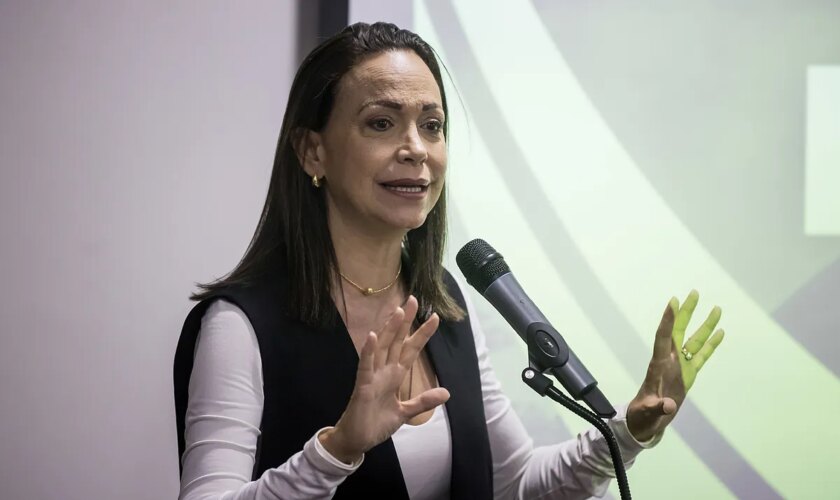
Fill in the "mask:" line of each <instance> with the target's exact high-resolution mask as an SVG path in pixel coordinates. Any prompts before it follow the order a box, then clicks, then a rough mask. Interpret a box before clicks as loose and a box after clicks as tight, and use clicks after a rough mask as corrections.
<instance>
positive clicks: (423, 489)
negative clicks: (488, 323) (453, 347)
mask: <svg viewBox="0 0 840 500" xmlns="http://www.w3.org/2000/svg"><path fill="white" fill-rule="evenodd" d="M464 296H465V299H466V301H467V313H468V314H469V317H470V322H471V326H472V331H473V336H474V338H475V347H476V353H477V355H478V364H479V370H480V374H481V390H482V398H483V401H484V414H485V417H486V419H487V430H488V434H489V438H490V450H491V454H492V458H493V488H494V497H495V498H496V499H514V498H515V499H519V498H527V499H548V498H552V499H566V500H568V499H582V498H590V497H592V496H598V497H600V496H603V495H604V493H605V492H606V490H607V487H608V485H609V481H610V479H611V478H612V477H614V476H615V472H614V471H613V468H612V462H611V460H610V454H609V449H608V447H607V443H606V441H605V439H604V437H603V436H602V435H601V434H600V433H599V432H598V431H597V430H595V429H589V430H587V431H585V432H582V433H581V434H579V435H577V436H576V437H575V438H573V439H570V440H568V441H564V442H561V443H558V444H555V445H551V446H541V447H537V448H534V446H533V440H532V439H531V438H530V437H529V436H528V433H527V432H526V430H525V427H524V426H523V425H522V422H521V421H520V419H519V417H518V416H517V415H516V413H515V412H514V410H513V408H512V407H511V403H510V400H509V399H508V398H507V397H506V396H505V395H504V393H502V390H501V385H500V384H499V381H498V379H497V378H496V376H495V374H494V372H493V368H492V367H491V365H490V359H489V353H488V349H487V344H486V341H485V338H484V334H483V332H482V330H481V327H480V325H479V323H478V320H477V315H476V313H475V310H474V308H473V305H472V303H471V301H470V299H469V296H468V295H467V294H466V293H465V294H464ZM262 409H263V380H262V360H261V358H260V351H259V344H258V343H257V337H256V334H255V332H254V329H253V326H252V325H251V323H250V321H249V320H248V317H247V316H246V315H245V313H244V312H243V311H242V310H241V309H240V308H239V307H237V306H236V305H234V304H232V303H230V302H227V301H225V300H218V301H216V302H214V303H213V304H212V305H211V306H210V307H209V308H208V309H207V311H206V312H205V314H204V317H203V318H202V322H201V329H200V331H199V336H198V341H197V343H196V348H195V360H194V365H193V371H192V375H191V377H190V384H189V397H188V403H187V413H186V422H185V424H186V426H185V440H186V448H185V450H184V454H183V456H182V457H181V461H182V465H183V472H182V475H181V492H180V495H179V499H180V500H211V499H213V500H217V499H218V500H279V499H283V500H294V499H314V498H331V497H332V495H334V494H335V491H336V488H338V486H339V485H340V484H341V483H342V482H343V481H344V479H345V478H346V477H347V476H349V475H350V474H352V473H353V472H354V471H355V470H356V469H358V467H359V466H360V465H361V463H362V461H363V460H364V458H362V460H360V461H359V462H358V463H355V464H350V465H348V464H345V463H343V462H341V461H339V460H338V459H336V458H334V457H332V456H331V455H330V454H329V453H328V452H327V451H326V450H325V449H324V448H323V447H322V446H321V443H320V441H319V440H318V439H317V435H318V433H320V432H321V430H323V429H321V430H319V431H318V432H316V433H315V434H314V435H313V436H312V438H311V439H310V440H309V441H308V442H307V443H306V444H305V445H304V447H303V449H302V450H301V451H300V452H298V453H296V454H295V455H292V456H291V457H290V458H289V459H288V460H287V461H286V462H285V463H283V464H282V465H280V466H278V467H275V468H273V469H268V470H266V471H265V472H264V473H263V474H262V476H261V477H260V478H258V479H257V480H256V481H251V480H250V479H251V472H252V470H253V467H254V456H255V452H256V445H257V438H258V436H259V434H260V429H259V428H260V420H261V418H262ZM617 411H618V414H617V415H616V416H615V417H614V418H612V419H610V420H609V422H608V424H609V426H610V428H611V429H612V430H613V432H614V433H615V436H616V439H617V440H618V444H619V447H620V448H621V453H622V458H623V459H624V461H625V466H626V467H630V466H631V465H632V463H633V461H634V460H635V457H636V456H637V455H638V454H639V453H640V452H641V450H642V449H644V448H650V447H652V446H655V445H656V443H658V442H659V440H660V439H661V438H662V435H661V434H660V435H658V436H656V437H654V438H653V439H651V440H650V441H648V442H645V443H640V442H638V441H636V439H635V438H633V436H632V434H631V433H630V431H629V430H628V428H627V422H626V407H619V408H617ZM392 439H393V442H394V447H395V449H396V452H397V457H398V459H399V461H400V467H401V469H402V470H403V474H404V477H405V483H406V488H407V490H408V493H409V497H410V498H411V499H412V500H421V499H436V498H448V496H449V495H448V492H449V482H450V478H451V463H452V456H451V452H452V443H451V437H450V434H449V422H448V418H447V417H446V411H445V407H443V406H441V407H439V408H438V409H437V410H436V411H435V413H434V415H433V416H432V418H431V419H430V420H429V421H428V422H426V423H425V424H422V425H419V426H410V425H404V426H402V427H401V428H400V429H399V430H398V431H397V432H396V433H395V434H394V435H393V436H392Z"/></svg>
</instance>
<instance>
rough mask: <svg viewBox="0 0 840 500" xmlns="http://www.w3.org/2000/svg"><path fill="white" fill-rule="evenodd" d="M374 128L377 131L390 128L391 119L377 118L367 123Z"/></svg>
mask: <svg viewBox="0 0 840 500" xmlns="http://www.w3.org/2000/svg"><path fill="white" fill-rule="evenodd" d="M368 125H370V126H371V127H372V128H373V129H374V130H377V131H379V132H384V131H386V130H388V129H389V128H391V120H388V119H386V118H378V119H376V120H373V121H371V122H369V123H368Z"/></svg>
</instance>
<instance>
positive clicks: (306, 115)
mask: <svg viewBox="0 0 840 500" xmlns="http://www.w3.org/2000/svg"><path fill="white" fill-rule="evenodd" d="M387 50H412V51H414V52H415V53H416V54H417V55H418V56H419V57H420V58H421V59H422V60H423V61H424V62H425V63H426V65H427V66H428V67H429V70H430V71H431V72H432V75H433V76H434V78H435V81H436V82H437V84H438V87H439V89H440V95H441V99H442V105H443V111H444V113H446V114H447V115H448V108H447V105H446V94H445V93H444V87H443V80H442V78H441V72H440V67H439V66H438V62H437V59H436V57H435V52H434V50H433V49H432V48H431V47H430V46H429V44H427V43H426V42H425V41H424V40H423V39H422V38H420V37H419V36H418V35H416V34H414V33H412V32H411V31H408V30H404V29H400V28H398V27H396V26H395V25H393V24H389V23H374V24H367V23H356V24H353V25H351V26H348V27H346V28H344V29H343V30H342V31H341V32H339V33H337V34H336V35H334V36H333V37H331V38H329V39H328V40H326V41H324V42H323V43H321V44H320V45H319V46H318V47H316V48H315V49H314V50H313V51H312V52H310V53H309V55H308V56H307V57H306V59H304V61H303V63H302V64H301V66H300V68H298V71H297V74H296V75H295V79H294V81H293V83H292V88H291V90H290V92H289V100H288V105H287V107H286V114H285V115H284V117H283V126H282V128H281V130H280V138H279V140H278V142H277V152H276V154H275V157H274V168H273V171H272V173H271V181H270V183H269V188H268V195H267V196H266V200H265V205H264V206H263V211H262V215H261V216H260V221H259V224H258V225H257V229H256V231H255V232H254V236H253V238H252V239H251V243H250V245H249V246H248V250H247V251H246V252H245V256H244V257H243V258H242V260H241V261H240V262H239V264H238V265H237V266H236V268H235V269H234V270H233V271H231V272H230V273H229V274H228V275H227V276H226V277H224V278H221V279H219V280H216V281H214V282H212V283H207V284H196V285H197V286H198V287H199V288H200V289H201V290H202V291H200V292H198V293H195V294H193V295H191V296H190V299H192V300H203V299H205V298H208V297H210V296H212V295H214V294H215V293H216V292H218V291H220V290H222V289H224V288H227V287H230V286H250V285H253V284H255V283H256V282H257V281H258V280H259V278H260V277H261V276H265V274H266V273H267V272H268V271H269V270H270V269H277V268H280V269H283V272H284V273H286V276H287V279H286V280H285V282H286V284H287V290H286V291H287V303H286V304H285V306H286V308H287V312H288V313H289V314H290V315H292V316H293V317H297V318H298V319H300V320H301V321H303V322H304V323H307V324H310V325H313V326H324V325H328V324H330V323H331V322H333V321H335V319H336V318H335V316H334V314H335V311H336V309H335V307H334V306H333V304H332V294H331V287H332V282H333V279H334V277H335V273H336V270H337V269H338V265H337V260H336V256H335V249H334V247H333V244H332V239H331V237H330V232H329V228H328V226H327V207H326V201H325V194H324V190H323V189H313V188H312V186H311V185H310V178H309V177H308V176H307V175H306V173H305V172H304V171H303V169H302V168H301V166H300V162H299V160H298V156H297V155H296V154H295V150H294V146H295V144H298V142H299V141H300V139H301V137H302V134H303V131H305V130H307V129H308V130H314V131H321V130H322V129H323V127H324V126H325V125H326V123H327V119H328V117H329V115H330V112H331V111H332V107H333V100H334V98H335V94H336V92H337V84H338V82H339V80H340V79H341V77H342V76H344V74H346V73H347V72H348V71H349V70H350V68H352V67H353V66H354V65H355V64H358V63H359V62H360V61H361V60H362V59H364V58H366V57H369V56H372V55H375V54H377V53H380V52H384V51H387ZM447 130H448V127H447V125H446V122H444V126H443V134H444V137H446V138H448V132H447ZM403 243H404V250H405V254H406V255H407V260H408V262H407V264H408V265H407V266H405V267H404V269H403V271H404V273H403V279H404V282H405V283H406V285H407V287H408V290H409V291H410V293H412V294H414V296H415V297H417V299H418V301H419V302H420V307H421V309H420V310H421V311H425V312H429V311H435V312H437V313H438V315H440V317H441V318H442V319H447V320H456V321H457V320H460V319H463V317H464V311H463V309H462V308H461V307H460V306H458V304H457V303H456V302H455V300H454V299H453V298H452V297H451V296H450V295H449V293H448V292H447V290H446V286H445V284H444V282H443V272H444V270H443V263H442V261H443V251H444V247H445V244H446V187H445V186H444V189H443V192H442V193H441V195H440V198H439V200H438V202H437V204H436V205H435V207H434V208H433V209H432V210H431V211H430V212H429V214H428V216H427V217H426V221H425V222H424V223H423V225H422V226H420V227H418V228H416V229H413V230H411V231H409V232H408V234H407V235H406V238H405V241H404V242H403ZM406 271H407V272H406Z"/></svg>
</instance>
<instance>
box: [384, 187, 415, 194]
mask: <svg viewBox="0 0 840 500" xmlns="http://www.w3.org/2000/svg"><path fill="white" fill-rule="evenodd" d="M385 187H387V188H388V189H390V190H392V191H399V192H400V193H419V192H421V191H423V188H422V187H421V186H385Z"/></svg>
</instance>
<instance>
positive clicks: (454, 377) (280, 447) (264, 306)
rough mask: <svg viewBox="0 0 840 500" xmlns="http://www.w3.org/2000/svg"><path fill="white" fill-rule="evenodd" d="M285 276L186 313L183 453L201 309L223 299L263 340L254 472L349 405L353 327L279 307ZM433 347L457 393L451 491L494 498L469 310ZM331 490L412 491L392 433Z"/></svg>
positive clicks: (178, 370) (388, 494)
mask: <svg viewBox="0 0 840 500" xmlns="http://www.w3.org/2000/svg"><path fill="white" fill-rule="evenodd" d="M283 278H284V277H283V275H282V273H280V272H277V273H276V274H275V275H272V276H267V277H266V280H265V281H264V282H263V283H262V284H260V285H258V286H255V287H250V288H230V289H228V290H226V291H224V292H223V293H218V294H216V295H214V296H213V297H210V298H208V299H205V300H203V301H201V302H199V303H198V304H196V306H195V307H194V308H193V309H192V311H191V312H190V313H189V315H188V316H187V319H186V321H185V322H184V327H183V329H182V331H181V337H180V339H179V342H178V347H177V349H176V354H175V363H174V385H175V387H174V389H175V410H176V418H177V430H178V453H179V457H180V456H182V455H183V453H184V446H185V444H184V426H185V422H184V419H185V415H186V406H187V398H188V387H189V378H190V374H191V373H192V366H193V354H194V351H195V343H196V339H197V337H198V332H199V330H200V327H201V318H202V317H203V316H204V313H205V312H206V310H207V308H208V307H209V305H210V304H211V303H212V302H213V301H214V300H217V299H220V298H224V299H225V300H228V301H230V302H232V303H234V304H236V305H237V306H238V307H239V308H240V309H242V310H243V311H244V313H245V314H246V315H247V316H248V319H249V320H250V321H251V324H252V325H253V327H254V331H255V332H256V335H257V341H258V343H259V348H260V356H261V359H262V369H263V393H264V407H263V415H262V422H261V425H260V430H261V436H260V440H259V442H258V450H257V458H256V462H255V464H254V471H253V478H254V479H256V478H257V477H259V476H260V475H261V474H262V473H263V472H264V471H265V470H267V469H270V468H274V467H277V466H278V465H281V464H282V463H284V462H285V461H286V460H288V459H289V457H291V456H292V455H294V454H295V453H297V452H299V451H300V450H302V449H303V445H304V444H305V443H306V441H308V440H309V439H310V438H311V437H312V435H313V434H314V433H315V432H316V431H317V430H318V429H320V428H322V427H326V426H330V425H334V424H335V423H336V422H337V421H338V419H339V417H340V416H341V413H342V412H343V411H344V408H345V407H346V405H347V402H348V401H349V399H350V395H351V394H352V392H353V385H354V381H355V378H356V369H357V366H358V361H359V359H358V355H357V354H356V350H355V348H354V346H353V343H352V341H351V339H350V335H349V333H348V332H347V329H346V328H345V326H344V324H343V323H342V322H341V321H340V320H339V321H338V322H337V324H335V325H332V326H331V327H330V328H325V329H314V328H311V327H307V326H305V325H303V324H302V323H300V322H299V321H297V320H294V319H292V318H290V317H288V316H287V315H285V314H283V313H282V308H281V307H280V306H279V304H283V293H284V287H283V286H282V283H283V281H282V280H283ZM444 279H445V282H446V286H447V288H448V289H449V292H450V294H451V295H452V296H453V297H454V298H455V299H456V300H457V301H458V302H459V303H460V304H461V306H462V307H464V308H465V306H464V299H463V296H462V295H461V292H460V289H459V288H458V286H457V284H456V283H455V281H454V279H453V278H452V277H451V276H450V275H449V274H448V273H445V278H444ZM336 317H338V315H337V314H336ZM427 352H428V354H429V358H430V359H431V362H432V365H433V366H434V368H435V372H436V373H437V377H438V380H439V382H440V385H441V386H442V387H446V388H447V389H448V390H449V392H450V394H451V398H450V399H449V401H448V402H447V403H446V409H447V414H448V417H449V424H450V429H451V434H452V483H451V497H452V498H453V499H460V498H469V499H482V498H492V496H493V484H492V480H493V478H492V460H491V456H490V443H489V439H488V435H487V425H486V419H485V416H484V406H483V401H482V394H481V380H480V374H479V371H478V360H477V357H476V352H475V344H474V341H473V335H472V331H471V329H470V324H469V319H467V320H464V321H460V322H447V321H442V322H441V325H440V329H439V331H438V332H437V333H436V334H435V335H434V336H433V337H432V339H431V340H430V341H429V343H428V344H427ZM334 498H338V499H341V498H389V499H407V498H408V493H407V491H406V488H405V481H404V480H403V475H402V470H401V469H400V464H399V460H398V459H397V455H396V451H395V449H394V445H393V442H392V441H391V439H388V440H386V441H385V442H383V443H382V444H380V445H378V446H376V447H374V448H373V449H371V450H369V451H368V452H367V453H365V460H364V463H363V464H362V466H361V467H360V468H359V469H358V470H357V471H356V472H354V473H353V474H351V475H350V476H349V477H348V478H347V479H346V480H345V481H344V482H343V483H342V484H341V485H340V486H339V487H338V489H337V491H336V494H335V496H334Z"/></svg>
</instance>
